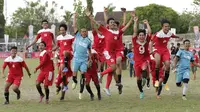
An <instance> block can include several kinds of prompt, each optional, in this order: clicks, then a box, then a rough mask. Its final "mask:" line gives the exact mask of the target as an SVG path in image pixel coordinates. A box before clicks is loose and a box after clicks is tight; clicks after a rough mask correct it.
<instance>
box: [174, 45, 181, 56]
mask: <svg viewBox="0 0 200 112" xmlns="http://www.w3.org/2000/svg"><path fill="white" fill-rule="evenodd" d="M180 46H181V44H180V43H177V46H176V52H175V54H176V53H177V52H178V50H179V49H180Z"/></svg>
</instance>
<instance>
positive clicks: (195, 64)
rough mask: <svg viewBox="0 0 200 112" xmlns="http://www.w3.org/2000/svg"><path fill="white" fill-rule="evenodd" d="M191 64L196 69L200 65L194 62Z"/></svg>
mask: <svg viewBox="0 0 200 112" xmlns="http://www.w3.org/2000/svg"><path fill="white" fill-rule="evenodd" d="M192 64H193V65H194V66H197V67H199V68H200V65H199V64H198V63H196V62H192Z"/></svg>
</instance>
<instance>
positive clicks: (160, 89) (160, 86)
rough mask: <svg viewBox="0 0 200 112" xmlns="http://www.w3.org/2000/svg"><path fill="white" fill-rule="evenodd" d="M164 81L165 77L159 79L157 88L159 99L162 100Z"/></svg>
mask: <svg viewBox="0 0 200 112" xmlns="http://www.w3.org/2000/svg"><path fill="white" fill-rule="evenodd" d="M163 79H164V76H163V77H159V87H158V88H157V96H156V97H157V98H158V99H160V98H161V97H160V95H161V92H162V87H163V86H162V82H163Z"/></svg>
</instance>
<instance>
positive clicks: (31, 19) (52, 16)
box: [11, 0, 58, 36]
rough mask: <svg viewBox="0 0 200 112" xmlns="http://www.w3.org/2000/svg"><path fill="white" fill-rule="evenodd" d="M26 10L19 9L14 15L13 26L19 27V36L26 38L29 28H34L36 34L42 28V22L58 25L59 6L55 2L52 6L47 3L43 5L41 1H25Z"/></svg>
mask: <svg viewBox="0 0 200 112" xmlns="http://www.w3.org/2000/svg"><path fill="white" fill-rule="evenodd" d="M25 3H26V7H25V8H18V9H17V10H16V11H15V12H14V13H13V15H12V19H11V26H14V27H19V26H20V29H18V30H19V31H17V32H18V35H19V36H24V34H27V32H28V26H29V25H31V24H32V25H33V26H34V34H35V33H36V32H37V31H38V30H39V29H40V28H41V21H42V20H43V19H47V20H48V21H49V23H57V22H58V20H57V18H58V16H57V14H56V11H55V10H56V8H57V4H56V3H55V1H53V2H52V4H51V5H50V4H49V2H48V1H47V2H46V3H45V4H41V2H40V0H38V1H36V2H32V1H25Z"/></svg>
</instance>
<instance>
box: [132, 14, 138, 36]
mask: <svg viewBox="0 0 200 112" xmlns="http://www.w3.org/2000/svg"><path fill="white" fill-rule="evenodd" d="M137 24H138V17H135V18H134V26H133V37H136V36H137Z"/></svg>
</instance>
